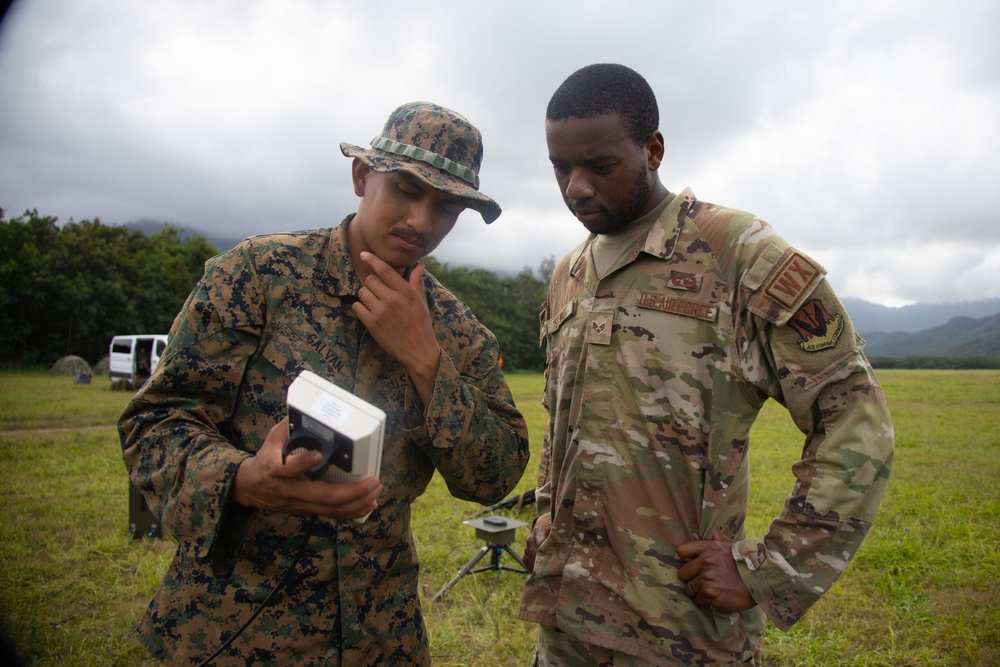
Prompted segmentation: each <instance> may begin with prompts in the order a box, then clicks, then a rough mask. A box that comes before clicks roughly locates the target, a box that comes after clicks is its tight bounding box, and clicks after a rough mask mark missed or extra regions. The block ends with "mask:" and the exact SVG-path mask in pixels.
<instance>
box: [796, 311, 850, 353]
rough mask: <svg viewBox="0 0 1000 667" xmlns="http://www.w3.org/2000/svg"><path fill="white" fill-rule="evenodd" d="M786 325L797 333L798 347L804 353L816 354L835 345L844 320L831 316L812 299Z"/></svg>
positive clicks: (835, 314) (842, 328) (837, 315)
mask: <svg viewBox="0 0 1000 667" xmlns="http://www.w3.org/2000/svg"><path fill="white" fill-rule="evenodd" d="M788 323H789V324H791V325H792V326H793V327H795V329H796V331H798V332H799V336H800V338H799V347H801V348H802V349H803V350H805V351H806V352H818V351H819V350H825V349H827V348H830V347H833V346H834V345H836V344H837V339H838V338H840V334H841V332H843V331H844V318H843V317H842V316H841V315H840V314H839V313H834V314H833V315H831V314H830V313H829V312H827V310H826V308H825V307H824V306H823V302H822V301H820V300H819V299H812V300H811V301H809V302H807V303H806V304H805V305H803V306H802V307H801V308H799V309H798V310H797V311H795V314H794V315H792V319H790V320H788Z"/></svg>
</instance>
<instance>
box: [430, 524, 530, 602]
mask: <svg viewBox="0 0 1000 667" xmlns="http://www.w3.org/2000/svg"><path fill="white" fill-rule="evenodd" d="M462 523H463V524H465V525H466V526H472V527H473V528H475V529H476V537H478V538H479V539H481V540H485V541H486V546H484V547H483V548H482V549H480V550H479V553H477V554H476V555H475V556H473V557H472V560H470V561H469V562H468V563H466V564H465V565H463V566H462V569H461V570H459V571H458V574H456V575H455V576H454V577H452V578H451V581H449V582H448V583H447V584H445V585H444V588H442V589H441V590H440V591H438V594H437V595H435V596H434V602H437V601H438V600H440V599H441V596H442V595H444V593H445V591H447V590H448V589H449V588H451V587H452V586H454V585H455V584H456V583H457V582H458V580H459V579H461V578H462V577H464V576H465V575H467V574H476V573H478V572H489V571H493V570H496V571H498V572H499V571H500V570H507V571H508V572H519V573H521V574H528V569H527V568H526V567H525V566H524V561H523V560H521V557H520V556H519V555H517V552H516V551H514V550H513V549H511V548H510V544H511V542H513V541H514V531H515V529H517V528H520V527H522V526H527V525H528V524H526V523H524V522H523V521H515V520H514V519H505V518H503V517H497V516H488V517H485V518H482V519H472V520H471V521H463V522H462ZM505 551H506V552H507V553H508V554H509V555H510V556H511V557H512V558H513V559H514V560H515V561H517V564H518V565H520V566H521V569H517V568H513V567H508V566H506V565H501V564H500V557H501V556H502V555H503V553H504V552H505ZM486 554H490V564H489V565H485V566H483V567H481V568H479V569H478V570H473V569H472V568H474V567H476V564H477V563H478V562H479V561H481V560H482V559H483V557H484V556H485V555H486Z"/></svg>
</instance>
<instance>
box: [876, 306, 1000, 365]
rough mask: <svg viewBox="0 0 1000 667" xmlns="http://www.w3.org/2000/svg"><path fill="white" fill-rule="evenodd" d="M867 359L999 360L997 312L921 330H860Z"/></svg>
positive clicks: (955, 320)
mask: <svg viewBox="0 0 1000 667" xmlns="http://www.w3.org/2000/svg"><path fill="white" fill-rule="evenodd" d="M859 332H860V333H861V337H862V338H864V339H865V340H866V341H867V343H868V344H867V345H866V346H865V354H866V355H867V356H869V357H1000V313H996V314H994V315H990V316H989V317H982V318H979V319H975V318H972V317H954V318H952V319H950V320H948V322H947V323H945V324H943V325H941V326H938V327H933V328H930V329H926V330H924V331H916V332H912V333H908V332H894V333H886V332H879V331H876V332H869V333H865V332H863V331H860V329H859Z"/></svg>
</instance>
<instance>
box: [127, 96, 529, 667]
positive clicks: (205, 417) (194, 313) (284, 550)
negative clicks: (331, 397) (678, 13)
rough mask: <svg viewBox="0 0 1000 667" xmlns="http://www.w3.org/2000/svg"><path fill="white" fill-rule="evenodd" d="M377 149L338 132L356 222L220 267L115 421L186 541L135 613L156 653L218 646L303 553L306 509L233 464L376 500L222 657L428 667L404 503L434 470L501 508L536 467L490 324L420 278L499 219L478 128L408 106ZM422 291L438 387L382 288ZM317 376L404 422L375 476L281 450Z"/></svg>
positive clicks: (328, 526)
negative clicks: (299, 392) (451, 244)
mask: <svg viewBox="0 0 1000 667" xmlns="http://www.w3.org/2000/svg"><path fill="white" fill-rule="evenodd" d="M372 144H373V148H372V149H371V150H366V149H362V148H359V147H357V146H353V145H350V144H342V145H341V149H342V151H343V152H344V154H345V155H347V156H353V157H354V158H355V160H354V162H353V163H352V178H353V179H354V185H355V192H356V193H357V194H359V195H361V196H362V200H361V202H360V203H359V207H358V211H359V212H358V214H357V216H355V215H353V214H352V215H349V216H347V217H346V218H345V219H344V220H343V221H342V222H341V223H340V224H339V225H338V226H336V227H333V228H332V229H317V230H313V231H308V232H300V233H290V234H274V235H269V236H260V237H255V238H250V239H247V240H245V241H244V242H243V243H241V244H240V245H239V246H237V247H236V248H234V249H233V250H231V251H229V252H225V253H223V254H221V255H219V256H217V257H215V258H213V259H211V260H209V261H208V262H207V264H206V269H205V274H204V277H203V278H202V280H201V281H200V282H199V283H198V285H197V286H196V287H195V289H194V290H193V292H192V293H191V295H190V297H189V298H188V300H187V303H186V304H185V306H184V308H183V310H182V311H181V313H180V314H179V315H178V316H177V318H176V320H175V322H174V325H173V327H172V330H171V334H170V341H169V345H168V347H167V350H166V353H165V355H164V356H163V358H162V360H161V362H160V364H159V365H158V367H157V369H156V370H155V372H154V373H153V375H152V377H151V378H150V380H149V382H148V383H147V384H146V385H145V386H144V387H143V388H142V389H141V391H140V392H139V393H138V394H137V396H136V397H135V398H134V399H133V400H132V402H131V403H130V404H129V405H128V407H127V408H126V410H125V412H124V413H123V415H122V417H121V421H120V425H119V428H120V434H121V440H122V446H123V452H124V460H125V463H126V466H127V468H128V470H129V473H130V476H131V479H132V481H133V482H134V483H135V484H136V485H137V486H138V487H139V489H140V490H141V491H142V493H143V495H144V496H145V498H146V500H147V501H148V503H149V506H150V508H151V509H152V511H153V512H154V513H155V514H156V515H157V516H159V517H160V518H161V522H162V526H163V528H164V529H165V530H166V531H168V532H169V533H170V534H172V535H173V536H175V537H176V538H177V541H178V547H177V552H176V555H175V557H174V560H173V562H172V563H171V564H170V566H169V569H168V571H167V573H166V576H165V577H164V579H163V582H162V585H161V587H160V589H159V590H158V592H157V593H156V595H155V598H154V599H153V601H152V602H151V604H150V606H149V610H148V613H147V616H146V618H145V620H144V621H143V622H142V624H141V627H140V635H141V638H142V641H143V642H144V644H145V645H146V646H147V647H148V648H149V650H150V651H151V653H152V654H153V655H154V656H156V657H157V658H159V659H161V660H164V661H168V662H171V663H175V664H191V663H192V662H197V661H198V660H201V659H203V658H204V657H205V656H207V655H208V654H209V653H211V652H212V651H213V650H214V649H215V648H216V647H218V646H219V645H220V644H221V643H222V642H223V641H224V640H226V638H227V637H229V636H230V635H232V633H234V631H236V629H237V628H238V627H239V626H240V625H241V624H242V623H243V622H244V621H245V620H246V619H247V618H248V617H249V615H250V614H251V613H252V612H253V611H254V609H256V608H257V606H258V605H259V604H260V602H261V601H262V600H263V599H264V597H265V596H266V595H267V594H268V593H269V592H270V591H271V590H272V589H273V588H274V587H275V585H276V584H277V582H278V579H279V577H280V576H281V575H282V573H283V572H285V571H286V569H287V568H288V567H289V563H290V561H291V560H292V559H293V556H294V554H295V551H296V548H297V545H298V544H299V542H300V538H301V537H302V535H303V533H304V531H305V530H306V529H307V526H309V525H310V520H309V518H307V516H305V514H308V513H309V512H296V513H295V514H301V516H299V515H295V514H293V513H287V512H283V511H278V510H265V509H259V508H257V507H250V506H243V505H241V504H239V503H238V502H236V501H235V500H234V496H235V495H236V494H237V491H236V487H237V486H239V485H238V484H237V483H236V479H237V477H238V476H239V475H243V474H247V475H249V474H250V472H248V471H251V470H263V469H264V468H262V467H260V466H263V465H264V464H265V463H266V462H268V461H269V462H270V463H269V465H271V469H270V470H271V473H272V474H274V475H277V477H274V478H272V481H273V482H275V483H282V484H285V485H287V487H288V488H291V489H295V490H297V492H298V493H300V494H303V495H307V494H308V495H310V497H311V498H327V499H330V498H338V499H341V498H343V497H345V496H347V495H350V496H351V499H348V500H345V501H344V504H343V505H338V506H336V507H335V508H334V509H329V508H321V509H323V511H328V513H331V514H339V515H343V516H352V517H358V516H362V515H364V514H365V513H366V512H367V511H368V510H370V509H371V508H372V507H374V505H375V502H374V501H373V499H374V497H375V495H374V494H375V493H378V496H377V509H374V511H373V512H372V513H371V515H370V516H369V517H368V519H367V521H364V522H357V521H355V520H335V519H330V518H326V517H319V519H318V520H317V521H316V523H315V524H314V525H313V527H312V529H311V534H310V536H309V541H308V543H307V545H306V547H305V551H304V555H303V557H302V560H301V562H300V563H299V564H298V566H297V567H295V568H294V569H293V570H292V573H291V575H290V579H289V580H288V582H287V583H286V585H285V586H284V587H283V589H282V590H281V591H280V593H279V595H278V596H277V598H276V600H275V601H274V602H273V603H271V604H270V605H269V606H267V607H266V608H265V609H264V610H263V612H262V613H261V614H260V616H259V617H258V618H257V619H256V620H255V621H254V622H253V624H251V625H250V626H249V628H248V629H247V630H246V631H245V632H244V633H243V634H242V635H241V636H240V637H239V638H238V639H237V640H236V641H235V642H234V643H233V644H232V646H231V647H230V648H229V650H228V651H227V652H225V653H223V654H222V655H221V656H220V657H219V658H218V659H217V660H216V661H215V662H214V663H213V664H215V665H241V666H242V665H250V664H254V665H257V664H260V665H266V664H282V665H306V664H324V665H364V666H369V665H426V664H429V662H430V658H429V655H428V646H427V636H426V631H425V627H424V624H423V620H422V616H421V610H420V603H419V598H418V595H417V574H418V563H417V554H416V553H415V549H414V544H413V539H412V535H411V532H410V505H411V503H412V502H413V500H414V499H415V498H416V497H417V496H419V495H420V494H421V493H422V492H423V491H424V490H425V488H426V486H427V484H428V482H429V480H430V479H431V476H432V475H433V473H434V471H435V470H437V471H438V472H439V473H440V474H441V475H442V477H443V478H444V480H445V481H446V482H447V484H448V487H449V489H450V490H451V492H452V493H453V494H454V495H455V496H457V497H460V498H464V499H468V500H472V501H477V502H480V503H484V504H488V503H493V502H496V501H498V500H500V499H502V498H503V497H505V496H506V495H507V493H509V491H510V490H511V489H512V488H513V487H514V486H515V484H516V483H517V481H518V480H519V479H520V477H521V474H522V473H523V471H524V468H525V466H526V464H527V460H528V455H529V453H528V443H527V435H526V430H525V424H524V420H523V418H522V416H521V414H520V413H519V412H518V410H517V409H516V407H515V405H514V401H513V399H512V397H511V394H510V391H509V389H508V387H507V384H506V382H505V380H504V377H503V375H502V373H501V371H500V367H499V365H498V358H499V351H498V349H497V343H496V339H495V338H494V337H493V335H492V334H491V333H490V331H488V330H487V329H486V328H485V327H484V326H482V325H481V324H480V323H479V322H478V321H477V320H476V319H475V318H474V317H473V315H472V313H470V311H469V310H468V308H467V307H466V306H465V305H464V304H462V303H461V302H460V301H459V300H458V299H456V298H455V297H454V296H453V295H452V294H451V293H450V292H448V291H447V290H446V289H444V288H443V287H442V286H441V285H440V284H439V283H438V282H437V281H436V280H435V279H434V278H433V277H432V276H430V275H429V274H426V273H423V267H422V265H421V266H417V267H416V268H413V269H412V270H405V271H404V269H405V268H406V267H407V266H410V265H412V264H413V263H414V262H416V261H417V259H419V258H420V257H422V256H423V255H424V254H426V253H427V252H430V251H431V250H432V249H433V246H434V245H435V244H436V242H437V241H440V239H441V238H443V236H444V235H445V234H447V232H448V231H450V229H451V225H452V224H454V222H455V218H457V216H458V213H459V212H460V209H462V208H464V207H465V206H470V207H473V208H475V209H477V210H479V211H480V212H481V213H482V215H483V217H484V219H486V221H487V222H492V221H493V220H494V219H495V218H496V217H497V216H498V215H499V213H500V209H499V206H497V205H496V203H495V202H493V200H491V199H489V198H488V197H486V196H485V195H482V194H480V193H479V192H478V171H479V165H480V160H481V157H482V141H481V138H480V135H479V132H478V130H476V129H475V128H474V127H472V126H471V125H470V124H469V123H468V121H467V120H465V119H464V118H463V117H461V116H459V115H458V114H455V113H454V112H452V111H449V110H447V109H443V108H441V107H438V106H435V105H430V104H426V103H415V104H411V105H404V106H403V107H400V108H399V109H397V110H396V111H395V112H394V113H393V114H392V115H391V116H390V117H389V120H388V122H387V123H386V127H385V129H384V130H383V133H382V135H380V136H378V137H376V138H375V139H374V140H373V142H372ZM359 179H360V182H359ZM391 216H396V217H391ZM420 216H424V218H421V219H420V220H417V219H416V218H419V217H420ZM430 218H433V223H429V222H428V219H430ZM438 219H443V222H442V223H441V226H440V227H434V229H431V224H433V225H438V222H437V221H438ZM359 245H360V246H363V247H364V248H367V249H368V250H369V251H370V254H360V253H359V252H358V246H359ZM377 255H380V256H381V258H382V259H384V260H385V262H383V261H381V260H380V259H378V258H376V257H375V256H377ZM387 262H388V263H387ZM394 268H395V269H398V270H399V271H402V272H403V275H399V273H397V272H396V271H394ZM363 284H364V288H363V286H362V285H363ZM407 290H411V291H412V292H413V294H411V295H410V296H411V299H410V305H414V304H415V305H416V307H417V310H418V311H419V310H420V308H423V310H424V311H426V312H424V313H423V314H422V317H424V318H425V319H426V320H427V324H426V327H427V329H428V331H431V330H432V333H433V337H434V338H435V339H436V341H437V344H439V345H440V361H439V362H438V364H437V366H436V369H434V371H433V374H432V376H431V382H430V383H427V384H426V386H423V388H421V386H422V384H421V383H420V382H417V381H415V380H414V379H413V377H412V376H413V374H414V371H412V370H410V369H409V367H408V366H405V365H404V364H403V363H402V362H401V361H399V360H398V359H397V358H396V357H394V356H393V355H392V354H390V353H389V352H388V351H387V349H391V350H392V351H393V354H395V355H397V356H398V357H400V358H402V357H404V356H405V355H404V353H403V351H400V350H401V348H399V346H405V345H410V344H411V343H413V341H415V340H416V339H418V338H419V337H420V336H419V335H418V333H419V332H418V331H417V329H419V328H420V327H413V326H408V327H404V328H400V327H396V328H393V324H394V322H393V321H392V320H391V318H390V320H389V322H388V324H387V325H385V324H383V323H380V322H376V320H375V319H373V318H375V313H376V311H377V309H378V308H379V306H380V303H381V299H386V302H385V303H390V301H388V300H389V299H390V298H393V297H394V296H395V295H394V294H393V293H392V292H393V291H398V292H399V293H405V292H406V291H407ZM414 295H415V296H414ZM393 303H394V302H393ZM421 303H422V304H423V305H420V304H421ZM394 305H395V304H394ZM369 306H370V310H369V308H368V307H369ZM389 310H393V309H389ZM393 314H394V313H391V312H390V313H387V316H392V315H393ZM362 320H364V322H363V321H362ZM365 323H368V326H366V325H365ZM379 341H381V343H380V342H379ZM307 369H308V370H311V371H313V372H315V373H317V374H319V375H320V376H322V377H325V378H327V379H329V380H331V381H332V382H334V383H336V384H338V385H340V386H341V387H344V388H346V389H348V390H350V391H352V392H353V393H354V394H356V395H357V396H359V397H361V398H363V399H365V400H367V401H369V402H371V403H373V404H374V405H376V406H378V407H380V408H381V409H383V410H384V411H385V412H386V414H387V415H388V419H387V424H386V437H385V443H384V451H383V458H382V464H381V474H380V480H379V483H380V484H379V483H376V481H375V480H367V481H366V482H365V483H364V484H362V483H359V484H358V485H327V484H325V483H324V482H321V481H310V480H308V479H307V478H306V477H305V476H304V475H303V474H302V473H303V472H304V471H305V470H307V469H308V468H309V467H311V466H312V465H313V462H312V461H310V460H301V459H302V457H306V456H309V455H307V454H302V455H293V456H289V457H288V462H287V464H285V465H284V466H282V465H281V463H280V457H279V456H278V454H276V452H278V451H280V446H281V443H282V442H283V441H284V439H285V438H286V437H287V425H286V424H284V423H283V422H281V420H282V418H283V417H284V415H285V411H286V402H285V398H286V392H287V389H288V386H289V384H290V383H291V382H292V380H293V379H294V378H295V377H296V376H297V375H298V374H299V373H300V372H301V371H303V370H307ZM421 391H427V392H428V396H427V397H426V399H424V400H422V399H421V397H420V392H421ZM276 424H277V426H276ZM265 454H266V456H265ZM251 464H252V465H251ZM258 464H260V465H258ZM289 469H294V470H295V471H296V472H295V474H294V475H291V476H288V470H289ZM281 475H285V477H284V478H281V477H280V476H281ZM317 485H319V486H317ZM354 486H357V487H358V489H357V490H353V489H352V487H354ZM379 489H381V490H380V492H379ZM245 492H246V490H243V491H241V493H245ZM324 494H325V495H324ZM240 497H241V498H242V497H243V496H242V495H241V496H240ZM316 502H319V501H316ZM329 502H330V503H331V504H333V501H332V500H331V501H329ZM315 513H319V510H317V511H316V512H315Z"/></svg>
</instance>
